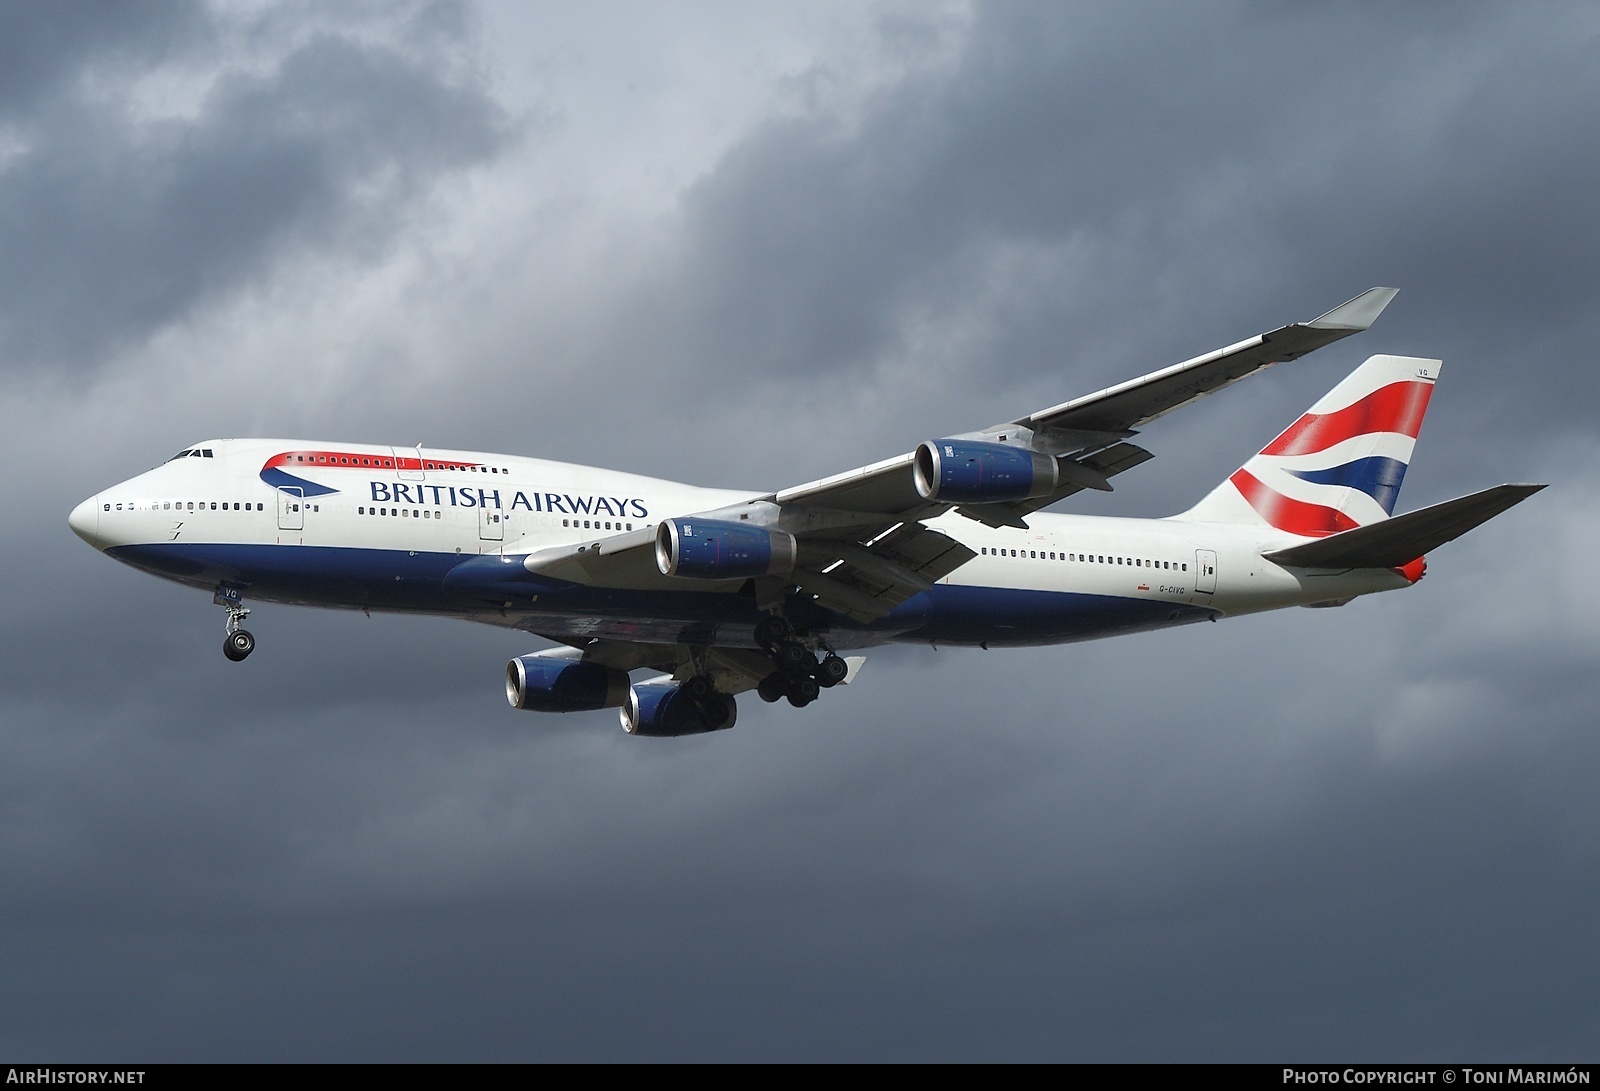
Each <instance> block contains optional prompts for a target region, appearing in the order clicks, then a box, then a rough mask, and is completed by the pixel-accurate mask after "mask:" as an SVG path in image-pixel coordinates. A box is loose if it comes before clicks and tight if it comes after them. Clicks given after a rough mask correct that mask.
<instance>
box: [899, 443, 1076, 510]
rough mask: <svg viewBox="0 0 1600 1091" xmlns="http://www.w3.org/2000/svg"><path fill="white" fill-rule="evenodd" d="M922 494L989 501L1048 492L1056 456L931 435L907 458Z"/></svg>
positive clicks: (1051, 488) (1052, 483) (1054, 481)
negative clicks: (914, 456) (937, 437)
mask: <svg viewBox="0 0 1600 1091" xmlns="http://www.w3.org/2000/svg"><path fill="white" fill-rule="evenodd" d="M912 476H913V478H914V479H915V481H916V485H917V492H918V493H920V494H921V495H922V498H923V499H924V500H943V501H944V502H946V503H950V504H994V503H1003V502H1005V501H1007V500H1023V499H1026V498H1028V497H1030V496H1048V495H1049V494H1050V493H1052V492H1054V491H1055V488H1056V486H1057V485H1058V484H1060V478H1059V475H1058V474H1057V472H1056V460H1055V459H1054V458H1051V457H1050V456H1049V455H1044V454H1040V453H1038V452H1037V451H1025V450H1023V449H1021V448H1019V447H1007V446H1005V445H1004V444H1000V443H978V442H975V441H973V440H967V439H941V440H932V441H929V442H927V443H924V444H922V445H920V446H919V447H918V448H917V454H916V458H915V459H914V461H913V463H912Z"/></svg>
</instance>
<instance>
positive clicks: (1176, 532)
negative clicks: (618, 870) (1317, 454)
mask: <svg viewBox="0 0 1600 1091" xmlns="http://www.w3.org/2000/svg"><path fill="white" fill-rule="evenodd" d="M191 450H192V451H194V452H197V453H195V454H189V455H186V456H184V457H178V458H175V459H173V460H172V461H169V462H167V463H165V464H163V465H161V466H158V467H156V468H154V469H152V470H150V471H148V472H146V473H143V474H140V475H138V476H137V477H133V478H130V479H129V480H127V481H124V482H122V483H121V484H119V485H116V486H113V487H111V488H109V489H106V490H104V491H102V492H100V493H99V494H97V495H96V496H94V497H91V498H90V499H89V500H86V501H84V503H83V504H81V505H79V506H78V508H77V509H76V510H74V512H73V513H72V516H71V524H72V527H73V529H74V530H75V531H76V532H77V533H78V534H79V535H80V536H82V537H84V538H85V539H86V540H88V541H89V542H90V543H91V544H93V545H94V546H95V547H96V548H98V549H101V550H104V551H106V552H108V553H110V554H112V555H113V556H115V557H117V558H118V559H119V560H123V561H125V562H127V563H129V564H132V565H134V566H136V567H139V568H142V569H145V570H147V571H150V572H153V573H155V574H157V575H161V576H164V577H166V578H169V579H173V580H177V581H179V582H182V583H186V584H189V585H191V586H196V587H202V588H206V589H213V588H217V587H220V586H231V587H235V588H238V589H240V590H241V591H242V593H243V594H245V595H247V596H249V597H253V598H258V599H265V600H269V601H285V602H296V603H303V604H310V605H322V606H333V607H352V608H361V607H367V608H375V609H387V610H400V611H417V612H429V613H444V614H450V615H455V616H463V617H470V618H473V619H475V620H482V621H488V622H491V623H494V624H500V625H512V626H514V627H517V628H524V629H529V630H531V631H536V632H552V633H570V632H573V631H583V632H593V633H600V634H603V633H606V632H608V631H611V630H613V629H615V628H616V627H619V626H620V627H626V628H629V631H630V632H631V631H637V630H638V627H639V626H640V625H645V626H648V625H649V624H651V623H653V622H661V623H665V624H672V625H677V624H681V623H683V622H686V621H690V620H693V619H695V618H697V617H701V616H702V614H703V616H704V619H705V620H706V621H707V622H709V623H713V624H718V625H727V626H733V627H737V626H739V625H741V624H744V621H743V620H742V618H743V617H744V614H745V613H748V614H749V616H750V617H751V618H753V617H754V616H756V615H754V613H753V612H749V611H748V610H746V608H745V606H744V604H743V603H742V602H734V603H732V604H730V603H729V602H728V599H729V598H730V596H728V594H727V588H726V585H725V584H716V585H712V584H708V583H707V582H706V581H698V580H690V579H671V580H669V581H668V584H667V585H668V586H669V587H670V588H671V589H672V590H671V592H670V593H658V594H653V595H651V594H639V595H630V594H628V593H626V592H621V591H617V590H615V589H607V588H567V589H564V590H560V589H552V590H551V591H550V592H549V593H548V594H545V595H544V596H542V601H541V596H537V595H536V596H533V597H532V598H531V599H530V600H529V601H528V602H526V603H522V602H519V603H518V604H517V606H516V608H515V609H510V610H508V609H507V607H510V606H511V603H510V602H506V603H504V604H499V603H496V604H494V605H493V607H491V606H489V605H488V604H486V603H484V602H483V601H481V596H480V598H479V599H478V600H473V601H467V600H463V599H461V598H459V597H453V596H452V595H451V594H450V593H449V592H448V591H447V589H446V588H445V586H444V577H445V576H446V575H447V574H448V572H449V571H450V570H451V569H452V568H453V567H455V566H456V565H458V564H460V563H461V562H462V561H464V560H466V559H468V558H471V557H476V556H480V555H489V554H494V555H507V556H510V555H518V556H520V555H526V554H530V553H535V552H538V551H540V550H545V549H549V548H551V547H560V546H570V545H573V544H576V543H582V542H585V541H590V540H598V539H604V538H606V537H608V536H610V535H613V534H617V533H626V532H629V531H637V530H642V529H645V528H648V527H651V526H654V525H655V524H657V523H659V522H660V521H661V520H662V519H664V518H668V517H671V516H678V515H685V514H690V513H696V512H704V511H707V510H711V509H717V508H723V507H727V506H730V505H734V504H738V503H742V502H745V501H747V500H750V499H752V498H753V497H755V496H757V495H759V494H756V493H751V492H739V491H731V490H719V489H703V488H695V487H692V486H688V485H683V484H679V483H675V482H671V481H663V480H659V479H655V478H649V477H642V476H638V475H634V474H626V473H619V472H615V471H609V470H600V469H595V468H591V467H585V466H576V465H571V464H567V463H560V462H550V461H545V460H542V459H534V458H524V457H520V456H511V455H498V454H485V453H480V452H469V451H442V450H432V449H428V450H418V449H416V448H391V447H382V446H374V445H368V444H343V443H324V442H305V441H293V440H260V439H241V440H215V441H211V442H208V443H202V444H199V445H197V446H196V447H195V448H192V449H191ZM319 460H320V461H319ZM330 460H332V461H330ZM1026 522H1027V524H1028V526H1027V529H1013V528H1007V527H1002V528H994V527H990V526H986V525H984V524H982V523H978V522H975V521H972V520H970V519H967V518H965V517H963V516H961V515H960V514H958V513H955V512H952V513H949V514H946V515H943V516H941V517H940V518H938V519H936V520H932V521H930V523H929V524H928V525H929V526H931V527H934V528H935V529H937V530H939V531H942V532H943V533H944V534H947V535H948V536H950V537H951V538H953V539H955V540H957V541H959V542H960V543H962V544H963V545H965V546H967V547H968V548H970V549H971V550H972V551H973V552H974V553H976V554H977V556H976V557H974V558H973V559H972V560H970V561H969V562H968V563H966V564H965V565H963V566H961V567H960V568H958V569H956V570H955V571H954V572H951V573H950V574H949V575H948V576H946V577H945V578H943V579H941V580H939V581H938V584H937V585H936V586H935V587H934V589H933V590H932V591H930V592H925V593H923V594H921V595H918V596H917V597H916V599H914V600H913V601H912V602H909V603H906V604H904V606H903V607H902V608H900V609H897V610H896V612H895V614H894V615H892V616H891V617H890V618H889V619H885V620H884V622H883V623H879V624H873V625H861V624H856V623H852V622H850V621H849V620H848V619H846V618H842V617H839V616H838V615H830V617H831V620H830V622H829V623H828V625H827V628H828V630H829V631H830V632H831V633H832V634H834V635H833V640H834V642H835V643H838V644H840V645H841V646H848V645H852V644H854V645H858V646H859V645H864V644H872V643H879V642H882V641H884V640H895V639H901V640H904V639H916V640H925V639H926V640H938V641H943V642H951V643H990V642H995V643H1002V644H1003V643H1016V644H1036V643H1057V642H1064V641H1071V640H1083V639H1093V638H1095V637H1098V636H1109V635H1115V634H1116V633H1121V632H1130V631H1136V630H1139V629H1148V628H1156V627H1161V626H1163V625H1168V624H1181V623H1185V622H1192V621H1197V620H1206V619H1210V618H1215V617H1219V616H1226V615H1231V614H1243V613H1252V612H1256V611H1261V610H1271V609H1276V608H1279V607H1285V606H1295V605H1310V604H1317V603H1326V602H1339V601H1342V600H1345V599H1348V598H1351V597H1353V596H1356V595H1361V594H1366V593H1369V592H1373V591H1382V590H1389V589H1393V588H1399V587H1404V586H1407V585H1408V582H1409V581H1408V580H1407V579H1406V578H1405V576H1403V575H1402V574H1400V573H1399V572H1395V571H1391V570H1388V569H1360V570H1353V571H1344V572H1318V571H1316V570H1302V569H1291V568H1285V567H1283V566H1280V565H1278V564H1275V563H1273V562H1271V561H1267V560H1265V559H1264V558H1263V557H1262V552H1263V551H1264V550H1269V549H1273V548H1279V547H1282V546H1284V545H1286V544H1292V543H1294V542H1296V541H1301V540H1302V539H1298V538H1294V537H1292V536H1289V535H1285V534H1284V533H1282V532H1280V531H1275V530H1272V529H1270V528H1267V527H1261V526H1242V525H1231V524H1218V523H1203V522H1196V521H1192V520H1190V519H1187V518H1183V517H1175V518H1167V519H1123V518H1096V517H1090V516H1078V515H1054V514H1044V513H1035V514H1033V515H1030V516H1028V517H1027V519H1026ZM713 600H715V601H716V602H717V603H718V605H716V606H712V605H711V603H712V602H713ZM741 611H744V613H741ZM575 627H577V628H576V629H575ZM735 642H738V641H735Z"/></svg>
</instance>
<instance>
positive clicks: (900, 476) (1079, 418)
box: [772, 288, 1397, 514]
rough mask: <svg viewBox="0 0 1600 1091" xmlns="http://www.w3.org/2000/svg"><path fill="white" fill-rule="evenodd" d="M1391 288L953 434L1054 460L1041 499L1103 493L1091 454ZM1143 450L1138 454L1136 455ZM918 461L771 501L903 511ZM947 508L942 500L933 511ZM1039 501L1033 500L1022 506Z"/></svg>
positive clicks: (850, 474) (1346, 317)
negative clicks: (1060, 484)
mask: <svg viewBox="0 0 1600 1091" xmlns="http://www.w3.org/2000/svg"><path fill="white" fill-rule="evenodd" d="M1396 294H1397V289H1394V288H1370V289H1368V290H1367V291H1365V292H1362V293H1361V294H1360V295H1358V296H1356V297H1355V298H1354V299H1352V300H1350V301H1349V302H1347V303H1344V304H1341V305H1340V306H1338V307H1335V308H1334V309H1333V310H1331V311H1329V312H1327V313H1326V314H1324V315H1322V316H1321V317H1319V318H1314V319H1312V320H1311V321H1310V322H1304V323H1291V324H1290V325H1287V326H1282V327H1280V328H1278V329H1276V330H1273V331H1271V332H1270V333H1263V334H1258V335H1257V336H1255V337H1252V338H1250V339H1249V340H1247V341H1240V342H1239V343H1238V344H1235V345H1229V346H1227V347H1226V348H1220V349H1217V350H1216V351H1215V352H1209V353H1206V354H1205V355H1204V356H1197V357H1195V358H1194V359H1192V360H1185V361H1184V362H1182V363H1178V364H1173V365H1172V366H1171V367H1167V368H1163V369H1161V370H1160V371H1153V372H1151V373H1150V374H1148V375H1143V376H1140V377H1139V378H1137V379H1130V380H1128V381H1127V382H1125V383H1119V384H1117V385H1116V386H1111V387H1107V388H1106V389H1104V390H1101V391H1098V392H1097V393H1094V394H1088V395H1085V396H1084V397H1081V398H1074V399H1073V400H1071V401H1067V402H1062V403H1061V404H1059V405H1054V406H1051V407H1049V408H1048V409H1041V410H1039V411H1038V412H1036V413H1031V414H1029V415H1027V416H1025V417H1018V418H1017V419H1016V420H1014V421H1010V422H1008V423H1006V424H998V425H995V426H993V427H991V428H986V429H984V430H983V431H981V432H974V433H967V434H965V435H963V436H959V437H951V438H960V439H975V440H980V441H988V442H996V443H1001V444H1007V445H1011V446H1020V447H1025V448H1027V449H1030V450H1036V451H1041V452H1044V453H1047V454H1050V455H1052V456H1054V457H1056V459H1057V461H1058V462H1059V463H1061V466H1060V469H1061V471H1062V477H1063V480H1064V482H1065V483H1066V486H1065V487H1064V488H1063V490H1062V491H1061V492H1060V494H1059V495H1056V496H1053V497H1052V498H1051V499H1049V500H1047V501H1045V503H1054V502H1055V501H1056V500H1059V499H1061V498H1062V497H1064V496H1068V495H1071V494H1072V493H1074V492H1077V491H1078V490H1079V489H1083V488H1092V489H1098V490H1100V491H1103V492H1109V491H1110V485H1109V483H1108V482H1107V481H1106V478H1107V477H1108V476H1110V475H1109V473H1107V472H1106V469H1107V468H1106V467H1105V466H1102V465H1096V464H1094V463H1093V462H1092V459H1093V457H1094V455H1096V454H1098V453H1100V452H1103V451H1107V450H1109V449H1110V448H1112V447H1114V446H1116V445H1117V444H1119V443H1121V442H1122V441H1124V440H1126V439H1128V438H1129V437H1130V436H1132V435H1134V429H1136V428H1137V427H1139V426H1140V425H1143V424H1145V423H1147V422H1149V421H1152V420H1154V419H1155V418H1157V417H1159V416H1162V415H1163V414H1165V413H1169V412H1171V411H1172V410H1174V409H1177V408H1179V407H1181V406H1185V405H1188V404H1189V403H1191V402H1194V401H1198V400H1199V399H1200V398H1203V397H1205V396H1206V395H1207V394H1214V393H1216V392H1217V391H1218V390H1221V389H1222V388H1224V387H1226V386H1231V385H1232V384H1234V383H1236V382H1238V381H1239V380H1240V379H1244V378H1246V377H1248V376H1250V375H1254V374H1255V373H1256V372H1258V371H1260V370H1262V369H1263V368H1266V367H1270V366H1271V365H1272V364H1275V363H1282V362H1285V361H1288V360H1295V359H1298V358H1299V357H1301V356H1304V355H1305V354H1306V353H1308V352H1311V351H1312V350H1314V349H1319V348H1322V347H1323V346H1325V345H1331V344H1332V343H1333V342H1335V341H1338V340H1340V339H1341V338H1344V337H1348V336H1350V335H1351V334H1353V333H1360V332H1361V331H1363V330H1365V329H1367V328H1368V327H1369V326H1371V325H1372V323H1373V322H1374V321H1375V320H1376V319H1377V317H1378V315H1380V314H1381V313H1383V309H1384V308H1385V307H1387V306H1388V305H1389V302H1390V300H1392V299H1394V297H1395V295H1396ZM1129 446H1131V445H1129ZM1134 450H1137V448H1134ZM1149 457H1150V456H1149V455H1148V454H1145V455H1143V456H1142V457H1141V458H1140V459H1139V461H1144V460H1145V459H1147V458H1149ZM915 458H916V454H915V452H911V453H908V454H904V455H899V456H897V457H895V458H890V459H885V460H884V461H882V462H875V463H873V464H872V465H870V466H863V467H861V468H860V469H856V470H848V471H846V472H845V473H841V474H834V475H833V476H831V477H825V478H822V479H821V480H819V481H812V482H808V483H807V484H804V485H797V486H795V487H793V488H790V489H785V490H783V491H782V492H779V493H777V494H775V496H774V497H772V499H774V500H776V502H777V503H779V504H781V505H785V506H789V505H798V506H802V507H821V508H832V509H836V510H844V511H857V512H877V513H882V514H910V513H912V512H913V511H916V510H917V509H918V508H919V507H921V506H923V505H925V504H926V501H924V500H923V499H922V496H921V494H920V493H919V492H918V491H917V488H916V482H915V479H914V476H913V469H912V467H913V462H914V461H915ZM1128 468H1129V465H1128V464H1126V463H1122V462H1120V460H1119V461H1118V464H1117V465H1116V468H1115V469H1114V470H1112V471H1111V472H1121V470H1123V469H1128ZM1085 471H1087V472H1085ZM949 506H950V505H939V510H945V509H946V508H948V507H949ZM1042 506H1044V505H1043V504H1039V505H1033V506H1032V507H1029V509H1028V510H1030V511H1031V510H1037V508H1038V507H1042Z"/></svg>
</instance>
